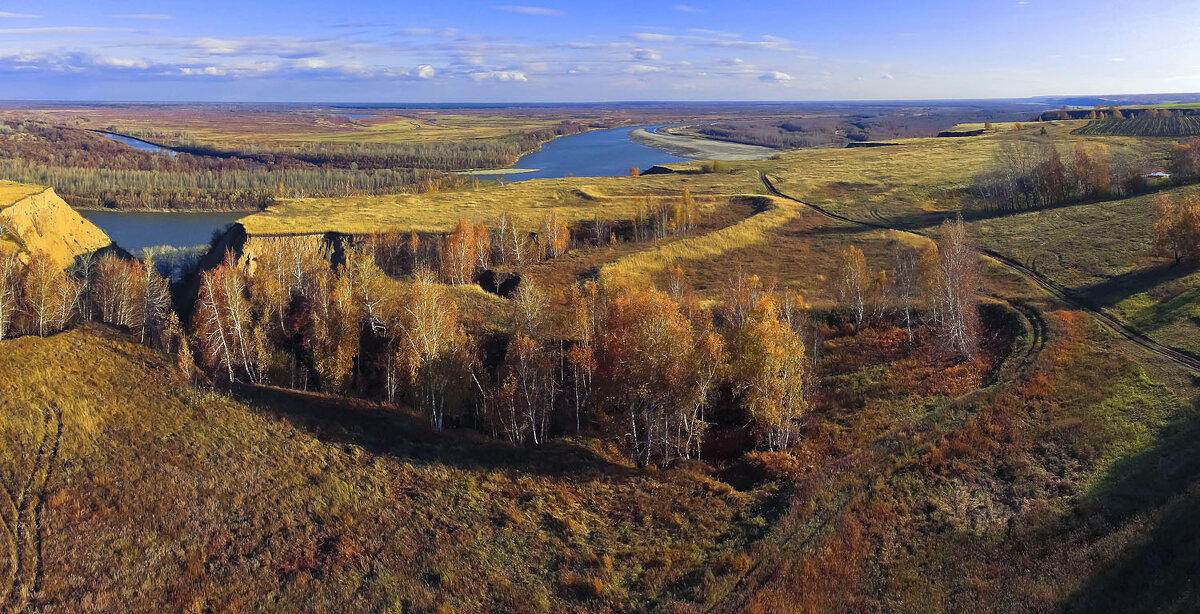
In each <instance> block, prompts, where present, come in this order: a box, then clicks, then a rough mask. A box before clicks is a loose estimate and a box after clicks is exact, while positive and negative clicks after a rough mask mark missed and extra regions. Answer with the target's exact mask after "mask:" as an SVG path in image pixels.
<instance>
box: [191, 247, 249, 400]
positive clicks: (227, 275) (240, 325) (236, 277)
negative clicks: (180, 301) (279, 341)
mask: <svg viewBox="0 0 1200 614" xmlns="http://www.w3.org/2000/svg"><path fill="white" fill-rule="evenodd" d="M247 294H248V289H247V279H246V275H245V272H244V271H243V270H242V268H241V267H240V266H238V264H237V260H236V257H235V256H234V255H233V254H232V253H231V252H226V254H225V261H224V262H223V263H222V264H221V265H219V266H217V267H216V268H214V269H212V270H210V271H205V272H204V273H203V274H201V276H200V295H199V297H198V298H197V299H196V309H195V314H194V316H193V317H194V324H193V329H194V330H195V331H196V335H197V337H198V338H199V341H200V350H201V357H202V359H203V361H204V364H205V365H206V366H207V367H208V368H209V369H211V370H220V371H223V372H224V373H225V375H226V378H227V381H229V382H235V381H238V380H242V379H244V380H245V381H248V382H258V377H259V375H258V357H259V352H258V351H257V345H258V344H259V343H260V342H261V340H257V339H255V332H256V331H255V329H254V321H253V320H252V310H251V304H250V300H249V298H248V296H247Z"/></svg>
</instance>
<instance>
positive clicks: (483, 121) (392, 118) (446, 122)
mask: <svg viewBox="0 0 1200 614" xmlns="http://www.w3.org/2000/svg"><path fill="white" fill-rule="evenodd" d="M346 113H350V114H363V115H369V114H375V113H378V117H370V118H349V117H345V116H344V115H343V114H346ZM5 115H8V116H13V117H30V116H32V117H40V118H45V119H49V120H51V121H54V122H61V123H69V124H74V125H79V126H81V127H86V128H90V129H94V130H101V129H105V128H108V127H116V128H118V129H119V130H122V131H133V132H138V131H143V130H146V131H177V130H178V131H183V132H186V133H187V134H188V136H190V137H192V138H193V139H195V140H196V141H198V142H200V143H204V144H208V145H214V146H235V147H236V146H239V145H265V146H275V147H291V146H297V145H303V144H304V143H326V142H339V143H356V142H357V143H413V142H449V141H454V142H462V141H466V140H472V139H487V138H496V137H501V136H505V135H507V134H511V133H513V132H523V131H528V130H534V129H538V128H545V127H549V126H553V125H555V124H557V123H558V122H559V121H561V119H562V117H559V116H554V115H551V114H549V113H547V114H533V113H525V114H520V115H512V116H505V115H502V114H499V113H496V112H487V111H481V112H479V113H469V112H466V111H463V110H455V111H453V112H448V113H441V112H437V111H433V110H415V109H414V110H411V111H399V110H396V109H381V110H379V111H373V110H365V111H364V110H361V109H354V110H349V109H330V110H329V112H328V113H325V112H320V111H318V110H303V111H293V112H289V111H285V110H280V109H254V108H246V109H242V110H239V111H237V112H230V111H228V110H222V109H217V108H213V107H204V106H199V107H189V106H186V105H183V106H181V105H170V106H161V107H159V106H153V105H150V106H147V105H138V106H133V107H119V106H113V107H89V108H78V109H61V108H47V109H36V108H31V109H27V110H20V111H9V112H7V113H6V114H5ZM577 119H580V120H581V121H589V120H590V119H594V118H577Z"/></svg>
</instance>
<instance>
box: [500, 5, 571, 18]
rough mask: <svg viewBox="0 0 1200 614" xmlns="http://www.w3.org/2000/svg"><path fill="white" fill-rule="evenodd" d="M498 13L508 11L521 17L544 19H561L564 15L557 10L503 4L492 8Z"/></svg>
mask: <svg viewBox="0 0 1200 614" xmlns="http://www.w3.org/2000/svg"><path fill="white" fill-rule="evenodd" d="M492 8H494V9H496V10H498V11H508V12H510V13H521V14H522V15H542V16H545V17H562V16H563V15H566V13H564V12H562V11H560V10H558V9H548V8H545V7H542V6H522V5H514V4H504V5H501V6H495V7H492Z"/></svg>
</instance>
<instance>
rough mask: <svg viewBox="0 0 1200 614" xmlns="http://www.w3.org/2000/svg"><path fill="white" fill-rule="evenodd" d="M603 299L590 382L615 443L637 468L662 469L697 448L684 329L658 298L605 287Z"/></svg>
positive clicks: (651, 292) (689, 341)
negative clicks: (597, 389)
mask: <svg viewBox="0 0 1200 614" xmlns="http://www.w3.org/2000/svg"><path fill="white" fill-rule="evenodd" d="M605 292H606V293H607V295H608V298H607V300H606V304H605V308H604V310H603V312H604V316H603V317H604V319H603V322H602V324H601V325H600V326H599V327H598V329H597V335H596V358H597V365H598V366H597V381H600V382H603V385H604V393H605V403H606V406H607V407H608V408H610V409H612V410H613V411H614V412H615V413H614V415H613V416H612V418H613V420H614V422H613V423H612V428H613V430H614V436H615V437H616V438H617V439H618V440H619V441H620V442H621V443H622V444H623V446H624V448H625V450H626V452H627V453H628V454H629V457H630V459H631V460H633V461H634V462H636V463H637V464H638V465H639V466H645V465H648V464H651V463H656V462H666V461H669V460H671V459H672V458H675V457H677V456H681V455H684V454H687V453H688V451H689V448H691V447H693V446H698V445H699V441H700V433H697V432H695V431H694V429H693V432H692V433H691V434H690V435H689V427H688V424H687V422H688V420H689V416H693V415H695V412H696V398H697V396H698V393H697V391H696V389H695V386H696V385H697V381H696V380H695V379H694V378H693V377H692V373H691V370H692V369H693V367H694V365H695V361H696V360H697V359H696V354H695V352H696V348H695V347H694V340H695V338H694V330H693V327H692V324H691V322H689V321H688V318H687V317H686V316H685V315H684V314H683V313H682V312H681V311H680V308H679V305H678V304H676V303H675V302H674V301H672V300H671V297H670V296H668V295H667V294H666V293H665V292H661V291H659V290H657V289H654V288H646V287H644V286H641V285H638V284H635V283H632V282H630V281H628V280H622V279H608V280H606V282H605Z"/></svg>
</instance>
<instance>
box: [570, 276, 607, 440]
mask: <svg viewBox="0 0 1200 614" xmlns="http://www.w3.org/2000/svg"><path fill="white" fill-rule="evenodd" d="M599 294H600V291H599V288H598V286H597V285H596V282H593V281H588V282H586V283H584V284H583V285H581V286H575V287H573V288H572V292H571V295H570V297H569V299H568V306H567V307H568V312H567V316H568V320H567V325H568V331H569V333H570V335H571V338H572V339H573V340H574V344H573V345H572V346H571V349H570V350H568V351H567V364H569V365H570V367H571V383H572V386H573V389H574V400H575V404H574V409H575V432H577V433H578V432H579V431H580V430H581V429H582V417H583V410H584V407H585V406H587V404H588V399H590V398H591V394H592V377H593V376H594V375H595V373H596V351H595V348H594V347H593V340H594V339H595V334H596V327H597V325H598V323H597V320H598V314H597V311H598V309H599V305H598V301H599Z"/></svg>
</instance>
